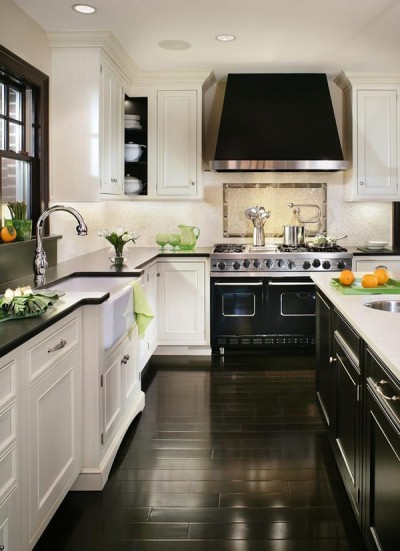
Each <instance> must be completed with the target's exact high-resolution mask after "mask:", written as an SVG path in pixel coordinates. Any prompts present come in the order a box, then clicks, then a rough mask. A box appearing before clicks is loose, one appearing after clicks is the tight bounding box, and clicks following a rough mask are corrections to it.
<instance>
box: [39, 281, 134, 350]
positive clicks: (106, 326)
mask: <svg viewBox="0 0 400 551" xmlns="http://www.w3.org/2000/svg"><path fill="white" fill-rule="evenodd" d="M134 279H136V278H132V277H107V276H103V277H101V276H100V277H95V276H94V277H90V276H75V277H74V276H72V277H69V278H67V279H64V280H63V281H59V282H55V283H53V284H52V285H51V286H49V287H47V289H53V290H58V291H65V292H69V293H71V292H72V293H88V292H104V293H105V292H107V293H110V298H109V299H108V300H106V301H105V302H103V304H101V310H102V315H103V346H104V350H107V349H109V348H111V346H112V345H113V344H114V343H115V342H116V341H117V340H118V339H119V338H120V337H122V336H123V335H124V334H125V333H126V331H128V329H129V328H130V327H131V326H132V325H133V324H134V323H135V317H134V311H133V301H134V296H133V287H132V282H133V281H134Z"/></svg>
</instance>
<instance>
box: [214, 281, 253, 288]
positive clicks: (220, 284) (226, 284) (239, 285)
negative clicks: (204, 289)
mask: <svg viewBox="0 0 400 551" xmlns="http://www.w3.org/2000/svg"><path fill="white" fill-rule="evenodd" d="M262 284H263V283H262V281H258V282H257V283H238V282H235V283H229V282H227V283H219V282H218V281H216V282H215V283H214V285H216V286H221V287H243V286H244V287H261V285H262Z"/></svg>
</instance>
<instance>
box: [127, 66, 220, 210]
mask: <svg viewBox="0 0 400 551" xmlns="http://www.w3.org/2000/svg"><path fill="white" fill-rule="evenodd" d="M212 82H213V75H210V74H209V73H202V72H199V73H197V72H194V73H193V72H188V73H170V74H166V73H153V74H150V73H149V74H146V73H140V74H139V75H138V76H137V78H136V79H135V81H134V84H133V85H132V87H131V88H130V91H129V93H128V95H129V96H130V97H132V98H134V97H147V98H148V117H147V120H148V127H147V131H148V147H147V163H148V182H147V183H148V185H147V194H146V195H140V196H134V197H135V199H138V198H143V197H147V198H152V199H156V198H160V199H164V200H165V199H166V198H170V199H199V198H202V196H203V187H202V181H201V174H202V132H201V129H202V103H203V93H204V91H205V90H206V89H207V87H208V86H209V85H210V84H211V83H212Z"/></svg>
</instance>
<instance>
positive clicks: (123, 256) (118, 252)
mask: <svg viewBox="0 0 400 551" xmlns="http://www.w3.org/2000/svg"><path fill="white" fill-rule="evenodd" d="M128 257H129V249H128V247H126V246H124V247H123V248H122V249H120V248H115V247H111V248H110V249H109V251H108V258H109V259H110V262H111V264H114V266H117V267H118V266H123V265H124V264H125V262H126V261H127V260H128Z"/></svg>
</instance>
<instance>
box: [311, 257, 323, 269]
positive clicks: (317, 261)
mask: <svg viewBox="0 0 400 551" xmlns="http://www.w3.org/2000/svg"><path fill="white" fill-rule="evenodd" d="M312 265H313V266H314V268H319V267H320V266H321V262H320V261H319V260H318V258H316V259H315V260H313V261H312Z"/></svg>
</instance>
